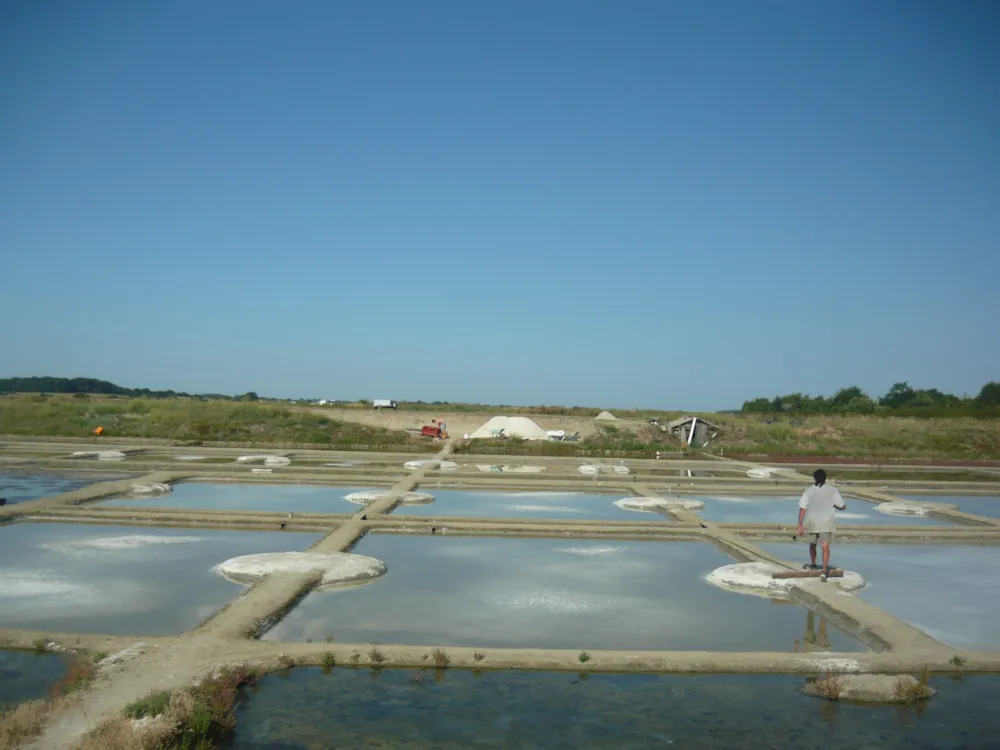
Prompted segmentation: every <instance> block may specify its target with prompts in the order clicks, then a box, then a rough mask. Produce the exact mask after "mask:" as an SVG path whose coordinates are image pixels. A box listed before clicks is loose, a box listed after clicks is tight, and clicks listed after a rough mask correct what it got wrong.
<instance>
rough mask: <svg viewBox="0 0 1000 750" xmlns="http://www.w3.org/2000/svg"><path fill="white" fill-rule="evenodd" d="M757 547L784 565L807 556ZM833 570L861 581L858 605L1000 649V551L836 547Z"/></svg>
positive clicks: (796, 550) (949, 639) (779, 547)
mask: <svg viewBox="0 0 1000 750" xmlns="http://www.w3.org/2000/svg"><path fill="white" fill-rule="evenodd" d="M760 546H761V547H762V548H763V549H765V550H767V551H768V552H771V553H772V554H775V555H778V556H779V557H781V558H782V559H785V560H793V559H803V560H804V559H805V558H806V556H807V555H806V554H805V551H806V546H805V545H792V544H773V543H772V544H761V545H760ZM834 561H835V562H834ZM831 564H836V565H837V566H838V567H843V568H847V569H848V570H854V571H857V572H858V573H860V574H861V575H862V576H863V577H864V579H865V581H867V583H868V585H867V586H865V588H863V589H861V590H860V591H858V592H857V595H858V596H860V597H861V598H862V599H864V600H865V601H868V602H871V603H872V604H874V605H876V606H877V607H880V608H882V609H884V610H885V611H886V612H888V613H890V614H892V615H895V616H896V617H898V618H899V619H901V620H903V621H904V622H908V623H909V624H910V625H913V626H914V627H917V628H920V629H921V630H923V631H924V632H925V633H927V634H928V635H930V636H931V637H932V638H936V639H937V640H939V641H941V642H942V643H946V644H948V645H949V646H954V647H955V648H963V649H983V650H994V649H1000V629H998V628H997V622H1000V547H980V546H974V545H963V546H942V545H936V544H935V545H929V544H928V545H919V544H906V545H902V544H885V545H878V544H836V543H834V545H833V548H832V554H831Z"/></svg>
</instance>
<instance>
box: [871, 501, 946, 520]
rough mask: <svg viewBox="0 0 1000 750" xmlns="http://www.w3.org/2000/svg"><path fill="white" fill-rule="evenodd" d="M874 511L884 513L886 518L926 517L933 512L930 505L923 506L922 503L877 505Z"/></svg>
mask: <svg viewBox="0 0 1000 750" xmlns="http://www.w3.org/2000/svg"><path fill="white" fill-rule="evenodd" d="M875 510H877V511H878V512H879V513H885V514H886V515H888V516H920V517H923V516H926V515H927V514H928V513H930V512H931V511H933V510H934V507H933V506H931V505H923V504H922V503H911V502H906V503H903V502H892V503H879V504H878V505H877V506H875Z"/></svg>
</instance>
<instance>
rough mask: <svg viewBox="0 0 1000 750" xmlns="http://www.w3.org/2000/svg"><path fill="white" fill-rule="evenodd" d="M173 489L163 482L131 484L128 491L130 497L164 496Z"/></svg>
mask: <svg viewBox="0 0 1000 750" xmlns="http://www.w3.org/2000/svg"><path fill="white" fill-rule="evenodd" d="M172 490H173V488H172V487H171V486H170V485H169V484H164V483H163V482H152V483H151V484H133V485H132V487H131V488H130V489H129V492H128V493H129V494H130V495H166V494H167V493H169V492H171V491H172Z"/></svg>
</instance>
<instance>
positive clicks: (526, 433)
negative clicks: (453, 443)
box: [469, 417, 552, 440]
mask: <svg viewBox="0 0 1000 750" xmlns="http://www.w3.org/2000/svg"><path fill="white" fill-rule="evenodd" d="M500 431H502V432H503V434H504V435H506V436H507V437H509V438H510V437H516V438H521V439H522V440H551V439H552V438H550V437H549V434H548V433H547V432H546V431H545V430H543V429H542V428H541V427H539V426H538V425H537V424H536V423H535V422H533V421H532V420H530V419H528V418H527V417H493V418H492V419H490V420H489V421H488V422H486V423H485V424H483V425H481V426H480V427H479V429H477V430H475V431H474V432H473V433H471V434H470V435H469V438H470V439H471V440H489V439H490V438H494V437H496V434H497V433H499V432H500Z"/></svg>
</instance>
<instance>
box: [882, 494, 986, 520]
mask: <svg viewBox="0 0 1000 750" xmlns="http://www.w3.org/2000/svg"><path fill="white" fill-rule="evenodd" d="M902 497H903V498H904V499H905V500H913V501H915V502H921V501H924V500H927V501H931V502H935V503H954V504H955V505H956V506H957V507H958V509H959V510H960V511H962V512H963V513H974V514H975V515H977V516H988V517H989V518H1000V497H963V496H961V495H955V496H946V495H903V496H902Z"/></svg>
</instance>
